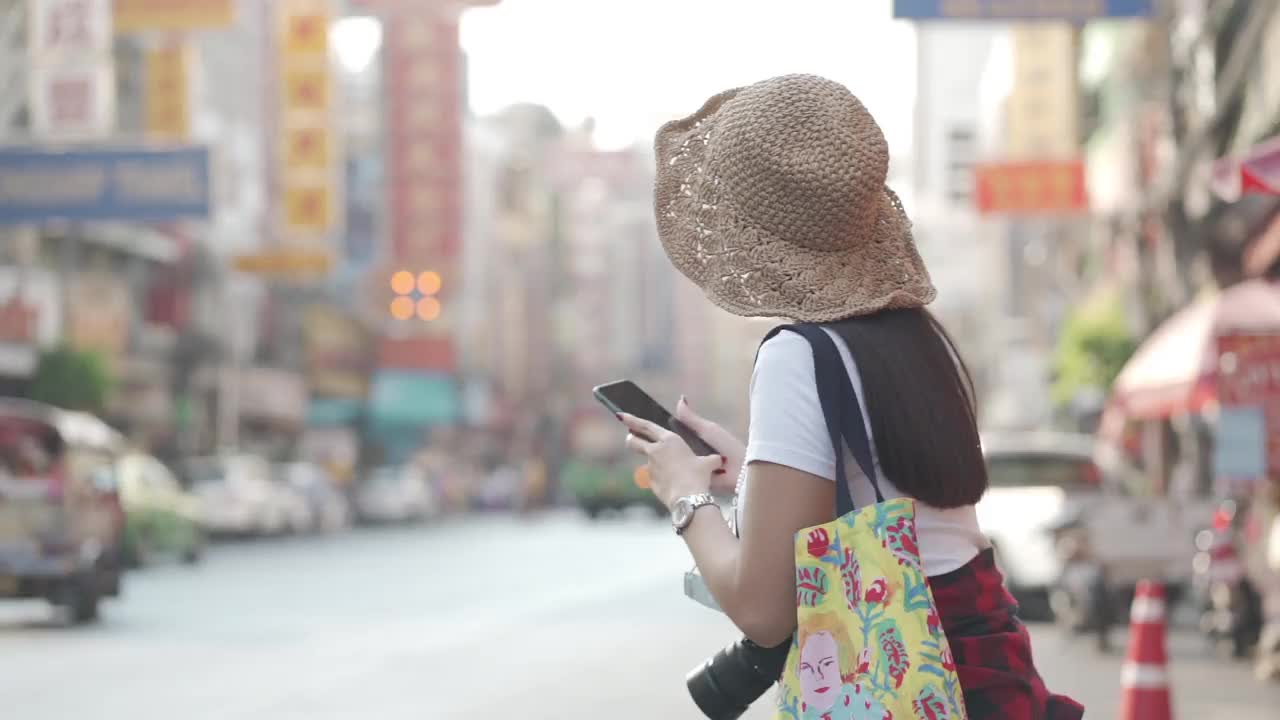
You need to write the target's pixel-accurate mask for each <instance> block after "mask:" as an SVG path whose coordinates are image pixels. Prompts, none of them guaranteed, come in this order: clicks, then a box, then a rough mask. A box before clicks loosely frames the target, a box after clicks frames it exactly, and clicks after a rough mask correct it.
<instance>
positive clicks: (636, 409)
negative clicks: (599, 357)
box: [591, 380, 719, 456]
mask: <svg viewBox="0 0 1280 720" xmlns="http://www.w3.org/2000/svg"><path fill="white" fill-rule="evenodd" d="M591 392H592V394H593V395H595V397H596V399H597V400H599V401H600V402H601V403H602V404H603V405H604V406H605V407H607V408H609V410H610V411H611V412H613V413H614V414H615V415H616V414H618V413H626V414H628V415H634V416H636V417H638V418H640V419H642V420H648V421H649V422H651V423H653V424H654V425H660V426H662V427H664V428H667V429H668V430H670V431H671V432H674V433H675V434H677V435H679V436H680V437H681V439H683V440H684V441H685V443H686V444H688V445H689V448H690V449H691V450H693V452H694V454H695V455H703V456H705V455H718V454H719V452H717V451H716V449H715V448H713V447H711V445H709V444H708V443H707V441H706V440H703V439H702V438H700V437H698V434H697V433H695V432H694V431H693V430H691V429H689V427H688V426H687V425H685V424H684V423H682V422H680V421H679V420H677V419H676V418H675V416H674V415H672V414H671V413H670V412H669V411H667V409H666V408H664V407H662V406H661V405H659V404H658V401H657V400H654V399H653V398H652V397H650V396H649V394H648V393H646V392H645V391H643V390H641V389H640V387H639V386H638V385H636V384H635V383H633V382H631V381H630V380H619V381H617V382H611V383H606V384H604V385H600V386H597V387H595V388H593V389H592V391H591ZM647 439H648V440H654V439H655V438H647Z"/></svg>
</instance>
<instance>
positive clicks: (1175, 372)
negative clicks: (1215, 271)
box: [1109, 279, 1280, 420]
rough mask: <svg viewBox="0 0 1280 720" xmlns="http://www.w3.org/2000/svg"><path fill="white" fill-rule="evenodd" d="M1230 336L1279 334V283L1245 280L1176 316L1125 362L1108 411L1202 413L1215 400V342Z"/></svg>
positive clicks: (1135, 415) (1137, 415) (1142, 415)
mask: <svg viewBox="0 0 1280 720" xmlns="http://www.w3.org/2000/svg"><path fill="white" fill-rule="evenodd" d="M1232 332H1278V333H1280V284H1276V283H1273V282H1270V281H1267V280H1262V279H1258V280H1249V281H1246V282H1243V283H1240V284H1239V285H1234V286H1232V287H1230V288H1227V289H1226V290H1224V291H1222V292H1221V293H1218V294H1216V295H1211V296H1207V297H1201V298H1199V299H1198V300H1196V301H1195V302H1193V303H1192V304H1191V305H1189V306H1187V307H1185V308H1183V309H1182V310H1180V311H1178V313H1176V314H1175V315H1174V316H1173V317H1171V318H1169V319H1168V320H1166V321H1165V322H1164V324H1163V325H1161V326H1160V328H1159V329H1158V330H1156V332H1155V333H1153V334H1152V335H1151V337H1150V338H1148V339H1147V341H1146V342H1144V343H1143V344H1142V346H1141V347H1139V348H1138V351H1137V352H1135V353H1134V354H1133V357H1131V358H1129V362H1128V363H1126V364H1125V366H1124V369H1122V370H1121V371H1120V375H1119V376H1118V377H1117V378H1116V381H1115V383H1114V384H1113V385H1112V388H1111V402H1110V403H1109V405H1110V407H1109V410H1111V411H1112V412H1113V413H1114V412H1122V414H1123V415H1124V416H1125V417H1128V418H1130V419H1139V420H1147V419H1158V418H1164V417H1168V416H1170V415H1175V414H1178V413H1182V412H1192V411H1196V410H1200V409H1202V408H1204V406H1205V405H1206V404H1208V403H1210V402H1212V401H1214V400H1215V398H1216V393H1215V386H1214V381H1215V378H1216V375H1217V367H1218V353H1217V337H1218V336H1219V335H1222V334H1226V333H1232Z"/></svg>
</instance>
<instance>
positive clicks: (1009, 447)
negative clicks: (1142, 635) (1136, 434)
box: [978, 433, 1212, 607]
mask: <svg viewBox="0 0 1280 720" xmlns="http://www.w3.org/2000/svg"><path fill="white" fill-rule="evenodd" d="M982 446H983V448H982V449H983V454H984V456H985V457H986V461H987V473H988V477H989V479H990V489H988V490H987V494H986V495H985V496H984V497H983V499H982V500H981V501H980V502H979V503H978V520H979V522H980V524H981V526H982V529H983V531H984V532H985V533H986V534H987V535H988V536H989V537H990V538H991V540H992V542H993V544H994V545H995V548H996V557H997V561H998V562H999V564H1000V567H1001V569H1002V570H1003V572H1004V574H1005V582H1006V583H1007V584H1008V586H1009V589H1010V590H1011V591H1012V592H1013V593H1014V595H1016V596H1018V597H1019V599H1020V600H1023V601H1031V602H1034V603H1036V604H1037V607H1044V606H1043V605H1040V604H1039V603H1041V602H1045V601H1047V599H1048V593H1049V592H1050V591H1051V590H1052V589H1053V586H1054V585H1055V584H1056V583H1057V582H1058V580H1059V578H1060V577H1061V574H1062V562H1061V559H1060V558H1059V554H1058V550H1057V547H1056V544H1055V534H1054V528H1055V527H1056V526H1059V525H1061V524H1062V523H1064V522H1066V521H1068V520H1071V519H1078V520H1079V522H1080V523H1081V527H1082V529H1083V531H1084V532H1085V533H1086V535H1087V537H1088V545H1089V548H1090V551H1091V553H1092V555H1093V556H1094V557H1095V558H1097V559H1098V560H1100V561H1101V563H1102V565H1103V566H1104V567H1105V569H1106V572H1107V577H1108V583H1109V585H1110V586H1111V587H1113V588H1114V589H1116V590H1119V591H1128V590H1131V589H1132V588H1133V587H1134V586H1135V585H1136V584H1137V582H1138V581H1139V580H1141V579H1143V578H1153V579H1158V580H1163V581H1165V582H1168V583H1170V584H1172V585H1175V586H1178V585H1182V584H1184V583H1186V582H1187V581H1189V579H1190V574H1191V560H1192V558H1193V556H1194V552H1195V548H1194V544H1193V540H1194V537H1195V533H1196V532H1197V531H1198V530H1200V529H1201V528H1203V527H1205V526H1206V525H1205V524H1206V523H1207V522H1208V519H1209V516H1210V515H1211V513H1212V504H1211V502H1210V501H1209V500H1208V499H1205V500H1204V501H1203V502H1193V503H1189V502H1188V501H1186V500H1183V501H1175V500H1173V499H1171V498H1169V497H1167V496H1166V497H1157V496H1153V495H1141V494H1138V493H1136V492H1135V491H1134V489H1135V488H1138V487H1141V486H1142V483H1141V482H1140V481H1137V480H1136V477H1137V475H1136V471H1134V470H1132V469H1131V468H1127V467H1124V466H1122V465H1120V464H1119V463H1118V462H1114V461H1112V460H1110V459H1108V458H1106V457H1104V456H1100V455H1098V453H1097V452H1096V445H1095V443H1094V440H1093V438H1091V437H1089V436H1085V435H1075V434H1064V433H1012V434H1004V435H986V436H984V437H983V440H982Z"/></svg>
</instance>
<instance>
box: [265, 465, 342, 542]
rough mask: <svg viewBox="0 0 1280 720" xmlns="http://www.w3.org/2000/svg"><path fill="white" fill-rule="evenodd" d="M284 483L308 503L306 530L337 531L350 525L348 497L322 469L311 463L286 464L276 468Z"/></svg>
mask: <svg viewBox="0 0 1280 720" xmlns="http://www.w3.org/2000/svg"><path fill="white" fill-rule="evenodd" d="M279 474H280V477H281V479H282V480H283V481H284V483H285V484H286V485H287V486H288V487H289V488H290V489H291V490H292V491H293V493H294V494H295V495H296V496H297V497H298V498H301V499H302V501H303V502H305V503H306V504H307V507H308V509H309V513H310V518H309V519H310V525H309V529H311V530H315V531H319V532H336V531H338V530H342V529H344V528H346V527H348V526H349V525H350V524H351V508H350V506H349V505H348V504H347V499H346V498H345V497H344V496H343V494H342V492H341V491H340V490H339V489H338V487H337V485H336V484H335V483H334V481H333V478H332V477H330V476H329V473H327V472H325V470H324V469H323V468H321V467H320V466H318V465H315V464H313V463H307V462H293V463H286V464H284V465H282V466H281V467H280V468H279Z"/></svg>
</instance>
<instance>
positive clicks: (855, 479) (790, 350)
mask: <svg viewBox="0 0 1280 720" xmlns="http://www.w3.org/2000/svg"><path fill="white" fill-rule="evenodd" d="M824 330H826V329H825V328H824ZM826 332H827V334H828V335H830V336H831V337H832V338H833V339H834V340H835V341H836V347H837V348H839V350H840V355H841V357H843V358H844V365H845V369H846V370H847V371H848V373H849V379H850V380H851V381H852V382H853V387H854V389H855V390H857V392H858V399H859V405H860V406H861V409H862V421H863V423H864V424H865V425H866V427H867V436H868V437H869V438H870V439H871V453H872V456H873V459H874V461H875V469H876V475H877V478H878V479H879V483H880V491H881V492H882V493H883V494H884V497H885V499H886V500H890V499H893V498H900V497H904V495H903V493H902V492H901V491H900V490H898V488H897V487H895V486H894V484H893V482H892V481H891V480H890V479H889V478H886V477H885V476H884V472H883V471H882V470H881V468H880V458H879V455H878V454H877V453H876V450H875V438H874V437H872V434H871V420H870V418H869V417H868V416H867V407H866V402H865V401H864V400H863V397H864V396H863V392H862V379H861V377H859V375H858V370H857V368H856V367H855V366H854V364H853V356H852V355H850V353H849V349H848V348H847V347H846V346H845V344H844V341H843V340H842V339H841V338H840V337H839V336H838V335H836V334H835V333H833V332H832V331H830V330H826ZM842 445H843V443H842ZM842 449H843V450H844V453H845V463H844V471H845V474H846V475H848V477H849V482H850V485H851V487H852V491H853V492H852V494H853V502H854V506H855V507H858V508H862V507H866V506H868V505H874V504H875V502H876V499H875V490H874V489H873V488H872V487H871V482H870V481H869V480H867V476H866V475H865V474H864V473H863V472H862V469H861V468H859V467H858V463H857V462H856V461H855V460H854V459H853V455H852V454H851V453H850V452H849V450H848V448H847V447H844V448H842ZM757 461H763V462H771V463H775V464H777V465H785V466H787V467H791V468H795V469H796V470H802V471H804V472H807V473H810V474H813V475H817V476H819V477H824V478H827V479H828V480H832V481H834V480H835V477H836V456H835V451H834V449H833V448H832V447H831V436H830V435H829V434H828V433H827V424H826V420H825V419H824V417H823V414H822V404H821V402H820V401H819V399H818V387H817V382H816V380H815V377H814V372H813V348H812V347H810V345H809V341H808V340H806V339H805V338H804V337H803V336H801V335H798V334H796V333H793V332H789V331H784V332H781V333H778V334H777V335H775V336H774V337H772V338H770V339H769V341H768V342H766V343H765V344H764V345H763V346H761V348H760V354H759V356H758V357H757V358H756V366H755V372H754V373H753V374H752V376H751V426H750V430H749V432H748V438H747V456H746V464H750V463H752V462H757ZM745 478H746V470H745V465H744V470H743V479H742V480H740V485H745V482H746V481H745ZM743 489H744V487H739V488H738V497H739V501H740V502H741V498H742V497H743V492H742V491H743ZM740 520H741V518H739V521H740ZM916 534H917V539H918V540H919V542H920V555H921V559H922V560H923V562H924V570H925V574H926V575H929V576H934V575H942V574H944V573H948V572H951V571H952V570H957V569H959V568H961V567H963V566H964V565H965V564H966V563H968V562H969V561H970V560H972V559H973V558H974V557H975V556H977V554H978V553H979V552H981V551H982V550H984V549H986V548H987V547H988V545H989V542H988V540H987V538H986V537H985V536H984V535H983V534H982V530H981V528H979V526H978V515H977V512H976V510H975V509H974V507H973V506H972V505H966V506H964V507H960V508H954V509H950V510H941V509H938V508H934V507H930V506H928V505H925V504H924V503H921V502H917V503H916Z"/></svg>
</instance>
